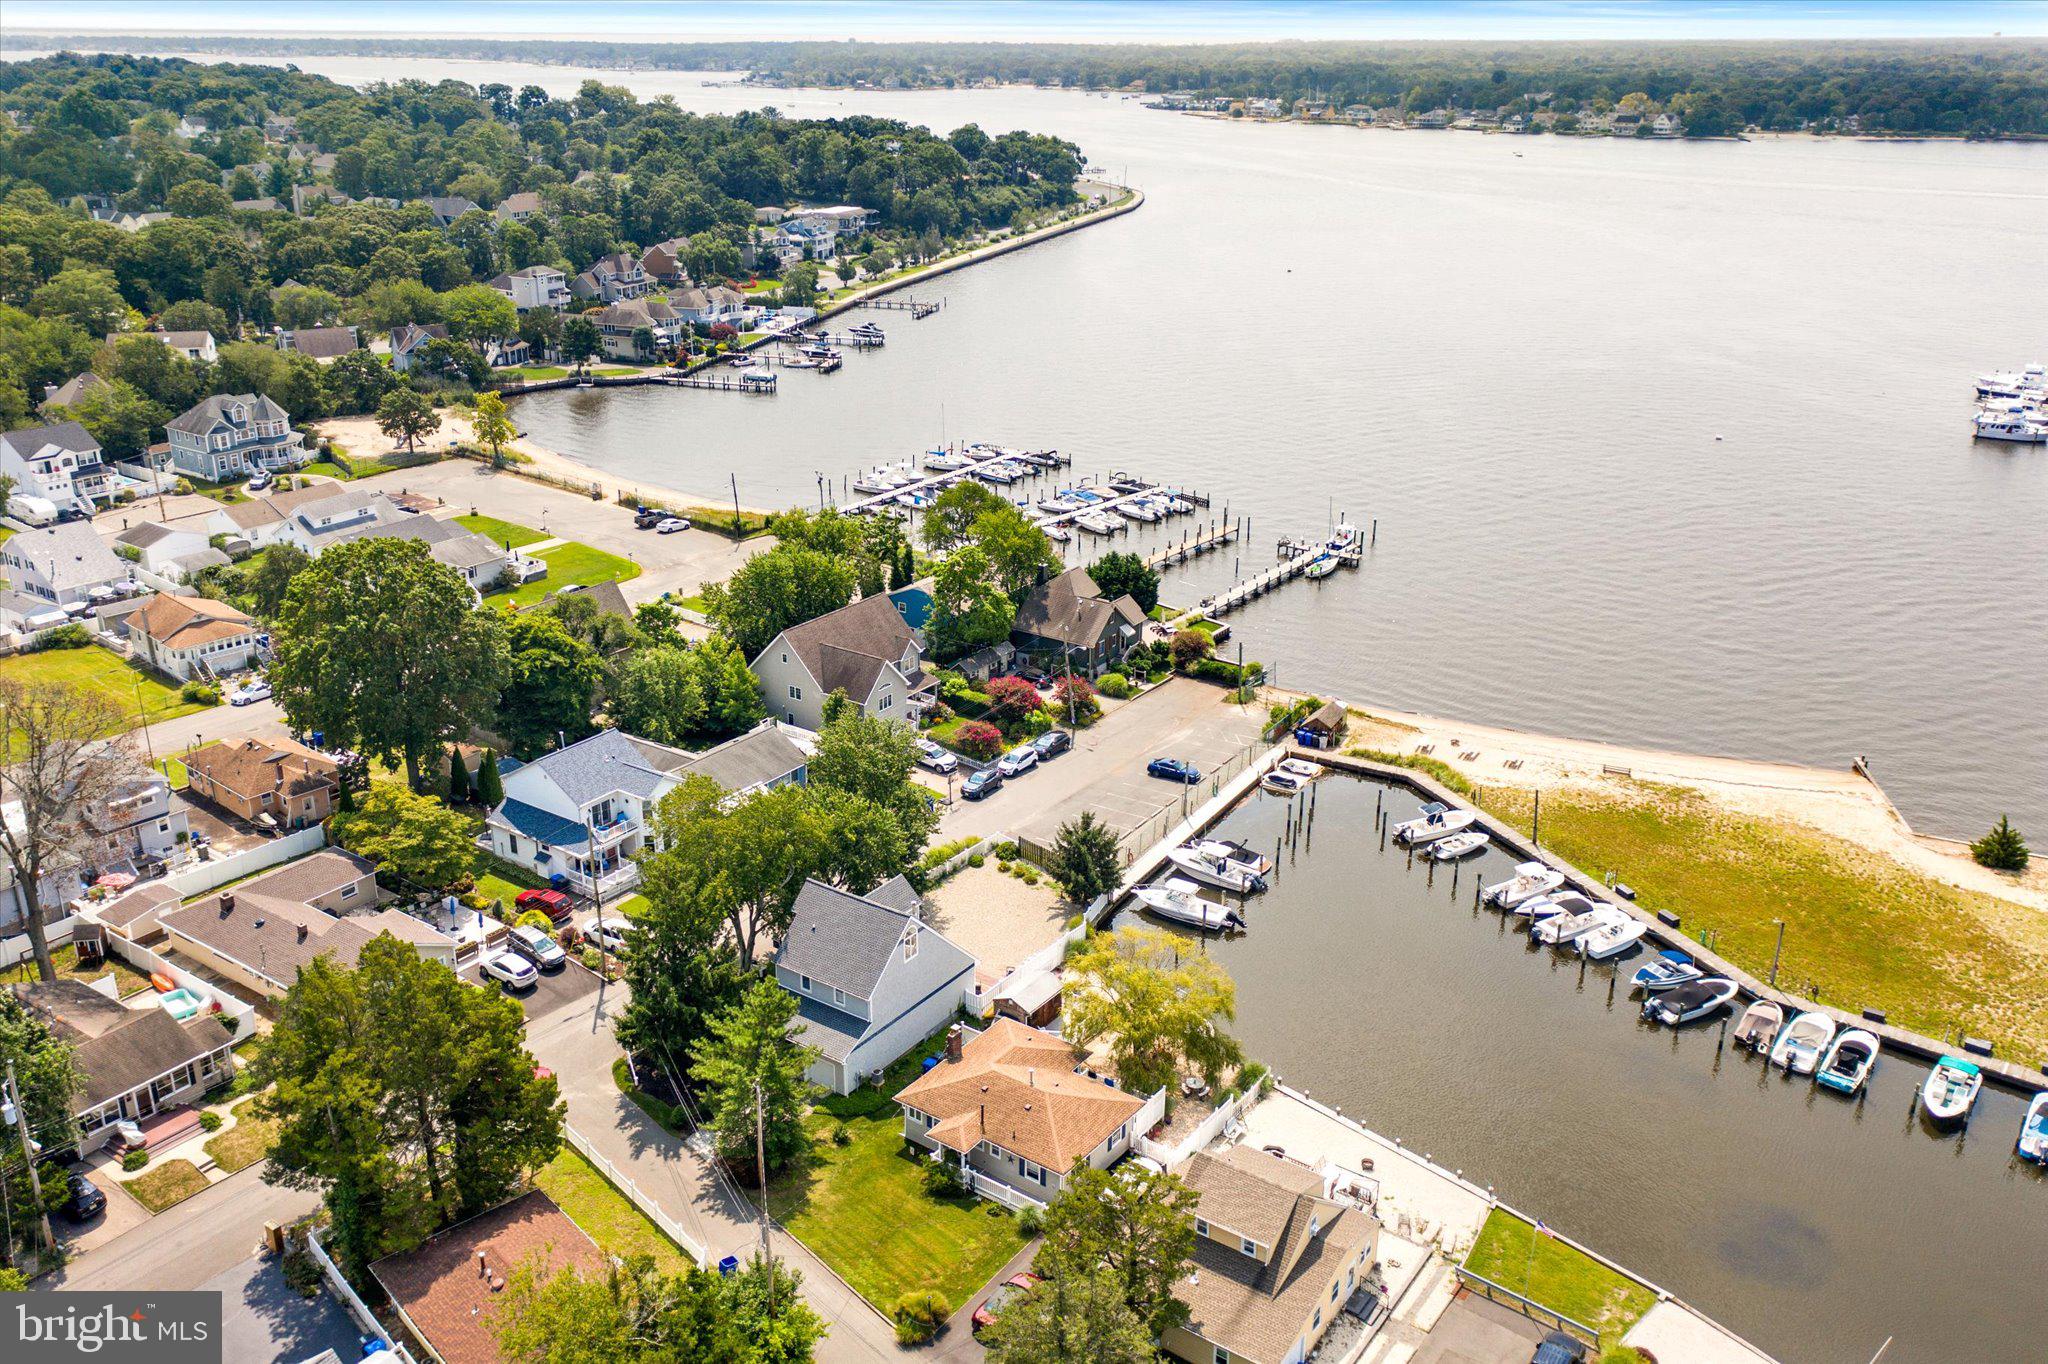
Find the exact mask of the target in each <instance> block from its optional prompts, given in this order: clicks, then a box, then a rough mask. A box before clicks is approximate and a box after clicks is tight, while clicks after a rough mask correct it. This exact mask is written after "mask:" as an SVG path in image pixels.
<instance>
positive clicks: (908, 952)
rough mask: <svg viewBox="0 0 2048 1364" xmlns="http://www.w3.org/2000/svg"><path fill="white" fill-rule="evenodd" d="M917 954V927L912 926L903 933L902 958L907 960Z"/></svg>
mask: <svg viewBox="0 0 2048 1364" xmlns="http://www.w3.org/2000/svg"><path fill="white" fill-rule="evenodd" d="M916 955H917V929H916V928H915V927H913V928H912V929H911V930H910V931H909V932H908V933H905V934H904V935H903V960H905V961H909V960H911V959H912V958H913V957H915V956H916Z"/></svg>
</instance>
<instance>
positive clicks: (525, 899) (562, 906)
mask: <svg viewBox="0 0 2048 1364" xmlns="http://www.w3.org/2000/svg"><path fill="white" fill-rule="evenodd" d="M512 904H513V907H514V908H516V909H518V910H519V911H520V912H521V913H522V914H523V913H525V912H526V911H527V910H529V909H537V910H540V911H541V912H542V913H543V914H546V915H547V916H548V917H549V918H550V919H553V920H554V921H555V922H556V923H558V924H561V923H567V922H568V921H569V897H568V896H566V895H564V894H562V892H560V891H559V890H522V891H520V892H519V894H518V896H517V897H516V898H515V899H514V900H513V901H512Z"/></svg>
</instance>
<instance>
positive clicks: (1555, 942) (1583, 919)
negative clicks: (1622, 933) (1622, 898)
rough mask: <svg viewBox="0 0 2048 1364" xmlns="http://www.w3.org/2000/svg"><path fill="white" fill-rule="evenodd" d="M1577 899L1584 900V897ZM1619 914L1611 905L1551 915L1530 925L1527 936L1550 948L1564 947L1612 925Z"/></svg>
mask: <svg viewBox="0 0 2048 1364" xmlns="http://www.w3.org/2000/svg"><path fill="white" fill-rule="evenodd" d="M1577 898H1579V899H1581V900H1583V899H1585V897H1584V896H1579V897H1577ZM1619 912H1620V911H1619V910H1617V909H1615V908H1614V906H1612V905H1594V906H1593V907H1592V908H1591V909H1586V910H1582V911H1580V912H1578V913H1576V914H1553V915H1551V916H1550V917H1549V918H1547V919H1543V920H1540V921H1538V922H1537V923H1535V924H1534V925H1532V926H1531V927H1530V929H1529V936H1530V937H1532V938H1534V939H1535V940H1536V941H1537V942H1540V943H1548V944H1549V945H1550V946H1552V947H1564V946H1566V945H1567V944H1569V943H1575V942H1577V941H1578V940H1579V939H1580V938H1583V937H1585V936H1586V935H1587V934H1588V933H1591V932H1592V931H1593V930H1594V929H1596V928H1599V927H1601V926H1603V925H1605V924H1609V923H1612V922H1613V918H1612V916H1613V915H1615V914H1617V913H1619Z"/></svg>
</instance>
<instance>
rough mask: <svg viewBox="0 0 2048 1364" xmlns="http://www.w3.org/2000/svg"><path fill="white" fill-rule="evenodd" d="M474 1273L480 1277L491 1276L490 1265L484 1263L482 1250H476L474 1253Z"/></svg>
mask: <svg viewBox="0 0 2048 1364" xmlns="http://www.w3.org/2000/svg"><path fill="white" fill-rule="evenodd" d="M476 1273H477V1277H478V1278H480V1279H488V1278H490V1277H491V1267H490V1266H489V1265H488V1264H486V1263H484V1253H483V1252H482V1251H478V1252H477V1253H476Z"/></svg>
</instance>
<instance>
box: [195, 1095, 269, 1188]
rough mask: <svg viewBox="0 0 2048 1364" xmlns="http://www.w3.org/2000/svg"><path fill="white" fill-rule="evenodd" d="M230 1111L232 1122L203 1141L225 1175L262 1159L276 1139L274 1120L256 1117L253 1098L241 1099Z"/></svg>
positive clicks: (214, 1161)
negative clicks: (218, 1133) (221, 1131)
mask: <svg viewBox="0 0 2048 1364" xmlns="http://www.w3.org/2000/svg"><path fill="white" fill-rule="evenodd" d="M233 1112H234V1115H235V1125H234V1126H233V1127H230V1128H229V1129H228V1130H227V1131H225V1132H223V1133H221V1134H220V1135H219V1136H217V1137H215V1138H214V1139H213V1140H211V1141H209V1142H207V1143H206V1154H208V1155H209V1156H212V1157H213V1163H214V1164H215V1165H218V1166H220V1168H221V1169H223V1170H226V1171H227V1172H228V1173H229V1174H234V1173H235V1172H236V1171H237V1170H246V1169H248V1168H249V1167H250V1166H251V1165H254V1164H255V1163H256V1162H257V1161H259V1160H261V1159H263V1154H264V1152H266V1151H268V1150H269V1149H270V1144H271V1143H272V1142H274V1141H276V1140H277V1122H276V1121H275V1120H274V1119H270V1118H259V1117H257V1116H256V1101H255V1100H254V1099H244V1100H242V1102H240V1103H238V1104H236V1105H235V1107H234V1110H233Z"/></svg>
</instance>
